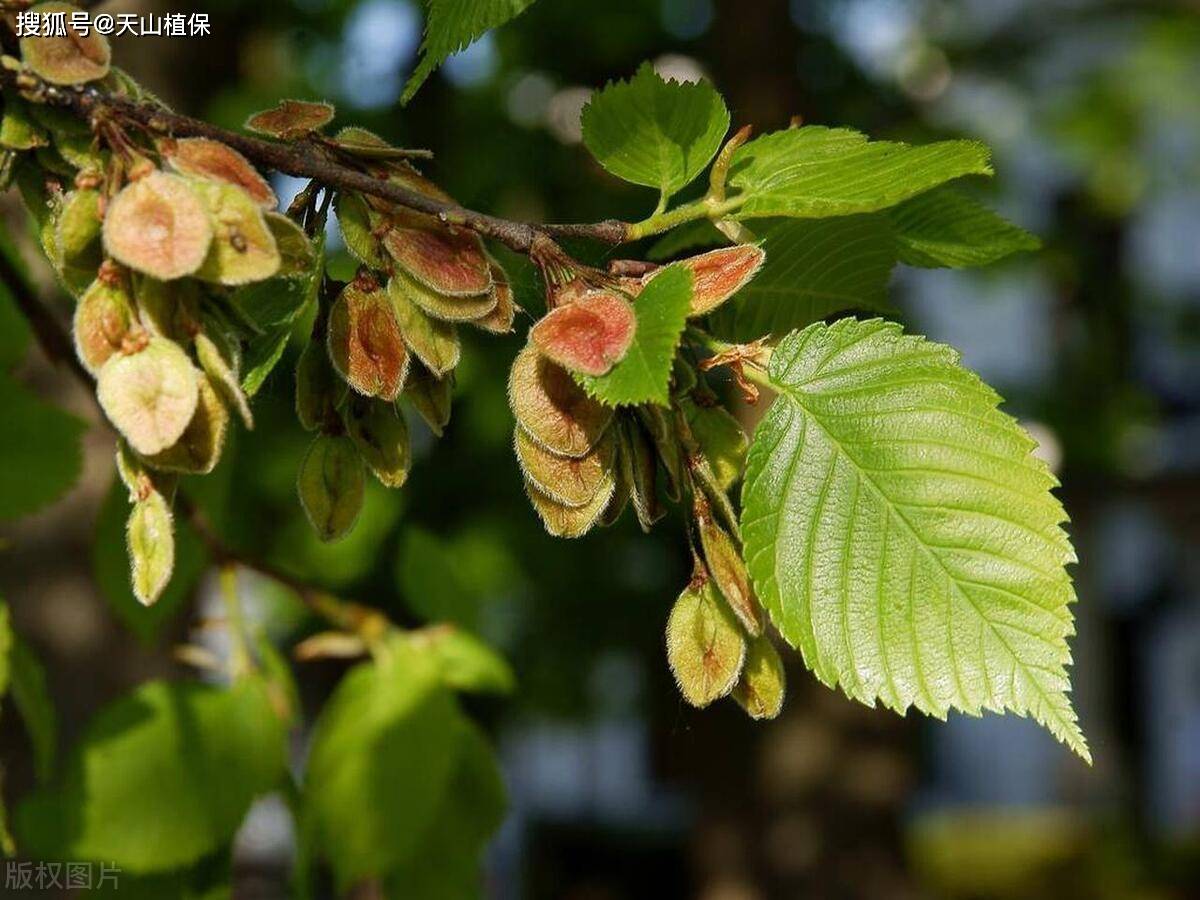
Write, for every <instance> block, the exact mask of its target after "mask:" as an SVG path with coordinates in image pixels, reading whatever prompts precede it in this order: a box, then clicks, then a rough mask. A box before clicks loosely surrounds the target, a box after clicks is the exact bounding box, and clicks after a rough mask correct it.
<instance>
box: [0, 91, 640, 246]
mask: <svg viewBox="0 0 1200 900" xmlns="http://www.w3.org/2000/svg"><path fill="white" fill-rule="evenodd" d="M0 85H3V86H4V87H9V88H17V89H20V90H21V91H22V93H23V94H24V95H25V96H28V97H31V98H33V99H35V100H36V101H37V102H41V103H45V104H47V105H49V106H55V107H58V108H60V109H64V110H67V111H69V112H71V113H74V114H75V115H77V116H79V117H80V118H81V119H84V120H85V121H88V122H92V121H94V120H95V119H96V118H97V117H100V118H103V117H109V118H112V119H114V120H116V121H126V122H133V123H137V124H138V125H140V126H142V127H143V128H145V129H146V130H148V131H150V132H151V133H154V134H158V135H162V136H164V137H204V138H210V139H212V140H216V141H220V142H221V143H223V144H225V145H227V146H229V147H232V148H233V149H234V150H237V151H238V152H239V153H241V154H242V155H243V156H245V157H246V158H247V159H249V160H251V161H252V162H254V163H256V164H257V165H259V166H261V167H263V168H266V169H274V170H275V171H278V172H283V173H285V174H288V175H294V176H297V177H301V178H308V179H311V180H313V181H316V182H318V183H320V184H322V185H324V186H325V187H329V188H335V189H342V190H352V191H359V192H360V193H364V194H370V195H372V196H374V197H379V198H380V199H383V200H387V201H388V202H390V203H395V204H396V205H398V206H403V207H406V208H408V209H412V210H415V211H417V212H422V213H426V214H428V215H432V216H437V217H438V218H439V219H441V220H442V221H444V222H446V223H448V224H452V225H459V226H463V227H466V228H470V229H472V230H473V231H475V232H477V233H478V234H480V235H482V236H483V237H488V238H492V239H494V240H496V241H499V242H500V243H502V244H504V245H505V246H507V247H509V248H510V249H512V250H515V251H517V252H518V253H529V252H530V250H531V249H534V248H535V247H536V246H537V244H538V243H539V241H540V242H541V243H544V242H545V241H546V240H547V239H548V240H557V239H560V238H588V239H591V240H596V241H601V242H603V243H607V244H620V243H624V242H625V241H626V240H628V239H629V225H628V223H626V222H621V221H618V220H616V219H606V220H604V221H601V222H592V223H579V224H569V223H568V224H537V223H532V222H515V221H512V220H509V219H502V218H499V217H497V216H492V215H488V214H487V213H481V212H476V211H475V210H472V209H467V208H465V207H463V206H459V205H458V204H456V203H450V202H445V201H442V200H437V199H435V198H433V197H427V196H425V195H424V194H419V193H417V192H416V191H411V190H408V189H407V188H404V187H401V186H400V185H398V184H394V183H392V182H389V181H386V180H384V179H382V178H377V177H375V176H373V175H371V174H369V173H367V172H363V171H360V170H358V169H355V168H351V167H350V166H347V165H345V164H344V163H342V162H340V161H338V160H337V159H336V158H334V157H333V155H332V154H331V153H330V151H329V150H328V149H326V148H325V147H324V146H322V144H320V143H318V142H316V141H311V140H305V141H296V142H293V143H277V142H274V141H268V140H263V139H262V138H257V137H251V136H250V135H245V134H240V133H238V132H235V131H230V130H228V129H226V128H220V127H218V126H216V125H211V124H209V123H208V122H204V121H201V120H199V119H193V118H191V117H190V116H183V115H179V114H178V113H173V112H169V111H168V110H165V109H163V108H162V107H160V106H157V105H155V104H152V103H147V102H142V101H137V100H131V99H129V98H127V97H121V96H118V95H116V94H112V93H109V92H107V91H102V90H100V89H98V88H95V87H89V86H81V87H64V86H59V85H52V84H49V83H47V82H45V81H42V80H40V79H38V78H37V77H36V76H33V75H30V74H29V73H27V72H12V71H8V70H0Z"/></svg>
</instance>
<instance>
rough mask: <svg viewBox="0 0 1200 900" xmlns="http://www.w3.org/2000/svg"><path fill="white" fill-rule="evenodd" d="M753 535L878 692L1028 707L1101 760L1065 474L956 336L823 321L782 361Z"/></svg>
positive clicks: (829, 647) (824, 659)
mask: <svg viewBox="0 0 1200 900" xmlns="http://www.w3.org/2000/svg"><path fill="white" fill-rule="evenodd" d="M770 378H771V381H772V382H773V383H774V384H775V385H776V386H777V388H778V390H779V397H778V399H777V400H776V401H775V403H774V404H773V405H772V406H771V408H770V410H769V411H768V413H767V415H766V417H765V418H764V419H763V421H762V423H761V424H760V425H759V427H758V430H757V432H756V433H755V437H754V443H753V446H752V447H751V450H750V454H749V459H748V463H747V471H746V480H745V485H744V488H743V513H742V535H743V538H744V540H745V552H746V560H747V563H748V565H749V568H750V573H751V576H752V578H753V580H754V586H755V588H756V590H757V591H758V593H759V596H760V598H761V599H762V601H763V604H764V605H765V606H766V607H767V609H768V610H769V612H770V615H771V618H772V620H773V621H774V623H775V625H776V627H777V628H778V629H779V631H780V633H781V634H783V636H784V637H785V638H786V639H787V640H788V642H789V643H791V644H792V645H793V646H796V647H798V648H799V649H800V651H801V652H802V654H803V655H804V660H805V663H806V664H807V665H808V666H809V667H810V668H811V669H812V670H813V671H814V672H815V673H816V675H817V677H818V678H820V679H821V680H822V681H823V682H825V683H826V684H829V685H831V686H832V685H840V686H841V687H842V689H843V690H844V691H845V692H846V694H847V695H848V696H850V697H852V698H854V699H857V700H860V701H862V702H863V703H866V704H868V705H874V703H875V701H876V700H880V701H882V702H883V703H884V704H885V705H887V706H889V707H891V708H893V709H895V710H897V711H900V712H903V711H904V710H906V709H907V708H908V707H910V706H915V707H916V708H917V709H919V710H921V711H922V712H926V713H930V714H932V715H935V716H939V717H944V716H945V715H946V713H947V712H948V711H949V710H950V709H952V708H953V709H959V710H962V711H964V712H967V713H970V714H972V715H978V714H980V713H981V711H983V710H985V709H986V710H993V711H997V712H999V711H1004V710H1011V711H1014V712H1017V713H1020V714H1022V715H1025V714H1030V715H1032V716H1033V717H1034V718H1036V719H1037V721H1039V722H1040V723H1042V724H1043V725H1044V726H1045V727H1046V728H1048V729H1049V730H1050V731H1051V732H1052V733H1053V734H1054V735H1055V736H1056V737H1057V738H1058V739H1059V740H1061V741H1062V742H1063V743H1065V744H1067V746H1069V747H1070V748H1071V749H1073V750H1074V751H1075V752H1077V753H1078V754H1079V755H1080V756H1082V757H1083V758H1084V759H1087V760H1089V761H1090V759H1091V757H1090V753H1089V751H1088V748H1087V743H1086V741H1085V739H1084V737H1083V733H1082V732H1081V730H1080V728H1079V725H1078V723H1077V721H1076V716H1075V712H1074V710H1073V709H1072V708H1071V704H1070V700H1069V699H1068V696H1067V692H1068V691H1069V689H1070V684H1069V681H1068V677H1067V673H1066V668H1065V667H1066V666H1067V665H1068V664H1069V663H1070V661H1071V654H1070V651H1069V649H1068V647H1067V638H1068V637H1069V636H1070V635H1072V634H1073V633H1074V622H1073V618H1072V615H1071V612H1070V609H1069V604H1070V603H1071V602H1072V601H1073V600H1074V599H1075V593H1074V589H1073V587H1072V585H1071V579H1070V577H1069V576H1068V574H1067V572H1066V570H1065V568H1064V566H1065V565H1066V564H1067V563H1069V562H1073V561H1074V560H1075V555H1074V552H1073V550H1072V549H1071V545H1070V542H1069V540H1068V538H1067V536H1066V534H1065V532H1064V531H1063V530H1062V528H1061V523H1062V522H1063V521H1064V520H1065V518H1066V516H1065V513H1064V512H1063V509H1062V506H1061V504H1060V503H1059V502H1058V500H1057V499H1056V498H1055V497H1054V496H1053V495H1052V494H1051V492H1050V491H1051V488H1053V487H1054V486H1056V484H1057V482H1056V480H1055V478H1054V476H1053V475H1052V474H1051V473H1050V472H1049V471H1048V470H1047V469H1046V467H1045V466H1044V465H1043V464H1042V463H1041V462H1040V461H1039V460H1037V459H1036V458H1035V457H1033V456H1031V455H1030V451H1031V450H1032V449H1033V448H1034V441H1033V440H1032V439H1031V438H1030V437H1029V436H1028V435H1027V434H1026V433H1025V432H1024V431H1022V430H1021V428H1019V427H1018V426H1017V424H1016V423H1015V422H1014V421H1013V420H1012V419H1011V418H1009V417H1008V416H1006V415H1004V414H1003V413H1001V412H1000V411H999V410H998V409H997V403H998V402H999V399H1000V398H999V397H998V396H997V395H996V393H995V392H994V391H992V390H991V389H990V388H989V387H987V385H985V384H983V382H981V381H980V380H979V378H978V377H977V376H976V375H975V374H974V373H972V372H971V371H969V370H968V369H966V368H964V367H962V366H961V365H959V361H958V355H957V353H956V352H955V351H954V350H952V349H951V348H949V347H946V346H944V345H941V344H934V343H931V342H928V341H926V340H924V339H923V338H920V337H915V336H909V335H904V334H903V333H902V332H901V331H900V328H899V326H897V325H895V324H892V323H888V322H884V321H881V320H878V319H875V320H871V321H868V322H859V321H855V320H853V319H843V320H841V321H839V322H837V323H835V324H834V325H828V326H827V325H823V324H816V325H812V326H810V327H809V328H807V329H805V330H804V331H802V332H799V333H796V334H792V335H790V336H789V337H787V338H785V339H784V340H783V341H782V342H781V343H780V345H779V346H778V348H777V349H776V350H775V352H774V355H773V357H772V360H771V365H770Z"/></svg>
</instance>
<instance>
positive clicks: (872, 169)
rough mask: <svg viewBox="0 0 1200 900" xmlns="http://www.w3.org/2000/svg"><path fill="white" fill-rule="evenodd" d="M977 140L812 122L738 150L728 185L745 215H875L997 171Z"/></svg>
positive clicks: (742, 216)
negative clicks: (913, 138) (911, 139)
mask: <svg viewBox="0 0 1200 900" xmlns="http://www.w3.org/2000/svg"><path fill="white" fill-rule="evenodd" d="M988 157H989V153H988V149H987V147H985V146H984V145H983V144H980V143H976V142H974V141H941V142H939V143H936V144H924V145H922V146H918V147H911V146H909V145H908V144H899V143H893V142H891V141H868V140H867V138H866V136H865V135H863V134H860V133H859V132H857V131H853V130H851V129H848V128H825V127H823V126H819V125H806V126H804V127H803V128H791V129H788V130H787V131H776V132H772V133H771V134H765V135H763V136H762V137H760V138H757V139H755V140H753V141H750V143H748V144H745V145H744V146H742V147H741V148H740V149H738V151H737V152H736V153H734V155H733V162H732V165H731V167H730V176H729V187H730V189H731V193H733V192H736V193H737V197H736V198H735V199H740V201H741V205H740V207H739V208H738V209H737V210H736V211H735V212H734V213H732V215H733V216H734V217H736V218H739V219H754V218H762V217H764V216H793V217H797V218H807V219H820V218H826V217H829V216H848V215H854V214H856V213H866V212H876V211H877V210H881V209H887V208H888V207H890V206H895V205H896V204H897V203H900V202H902V201H904V200H907V199H908V198H909V197H914V196H916V195H917V194H920V193H922V192H924V191H927V190H929V189H930V188H934V187H937V186H938V185H940V184H943V183H944V182H947V181H950V180H952V179H954V178H960V177H962V176H963V175H990V174H991V173H992V167H991V165H990V163H989V162H988Z"/></svg>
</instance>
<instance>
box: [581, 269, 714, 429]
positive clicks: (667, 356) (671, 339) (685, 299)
mask: <svg viewBox="0 0 1200 900" xmlns="http://www.w3.org/2000/svg"><path fill="white" fill-rule="evenodd" d="M691 303H692V275H691V272H689V271H688V270H687V269H685V268H684V267H683V266H667V267H666V268H665V269H662V270H660V271H659V273H658V274H657V275H655V276H654V277H653V278H652V279H650V281H649V283H648V284H647V285H646V287H645V288H644V289H643V290H642V292H641V294H639V295H638V297H637V299H636V300H634V302H633V309H634V312H635V313H636V314H637V330H636V331H635V332H634V335H633V343H632V344H630V346H629V349H628V350H627V351H626V353H625V356H624V357H622V358H621V361H620V362H619V363H617V364H616V365H615V366H613V367H612V369H611V370H609V372H608V373H606V374H604V375H599V376H592V375H578V376H576V380H577V381H578V382H579V383H580V384H581V385H582V386H583V389H584V390H585V391H587V392H588V393H589V394H590V395H592V396H593V397H595V398H596V399H597V400H599V401H600V402H602V403H605V404H607V405H609V406H627V405H630V404H636V403H657V404H659V405H661V406H665V405H666V404H667V402H668V400H669V397H670V391H669V385H670V382H671V363H672V362H673V360H674V359H675V350H676V349H677V348H678V347H679V338H680V336H681V335H682V334H683V329H684V326H685V325H686V324H687V315H688V311H689V309H690V308H691Z"/></svg>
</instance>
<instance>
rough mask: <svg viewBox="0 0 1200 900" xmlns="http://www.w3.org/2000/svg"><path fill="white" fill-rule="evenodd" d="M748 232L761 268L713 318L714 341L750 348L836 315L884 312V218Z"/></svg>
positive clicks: (783, 224)
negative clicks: (757, 239) (755, 239)
mask: <svg viewBox="0 0 1200 900" xmlns="http://www.w3.org/2000/svg"><path fill="white" fill-rule="evenodd" d="M754 225H755V228H754V230H755V232H756V233H758V234H759V235H761V237H762V240H763V249H764V250H766V253H767V260H766V262H765V263H764V264H763V267H762V269H761V270H760V271H759V273H758V275H757V276H755V278H754V280H753V281H751V282H750V283H749V284H748V285H746V286H745V287H744V288H742V290H741V291H739V292H738V295H737V296H736V297H734V298H733V299H732V300H730V301H729V302H728V303H726V304H725V305H724V306H722V307H721V308H720V309H719V310H717V312H716V313H715V314H714V315H713V316H712V319H711V323H712V328H713V331H714V332H715V333H717V334H719V335H721V336H722V337H727V338H729V339H731V340H735V341H752V340H754V339H756V338H759V337H762V336H763V335H776V336H781V335H784V334H787V333H788V332H789V331H794V330H796V329H799V328H803V327H804V326H806V325H809V324H811V323H813V322H817V321H820V320H821V319H823V318H825V317H826V316H828V315H831V314H833V313H836V312H843V311H845V310H850V309H867V310H885V309H887V308H888V302H887V284H888V278H889V277H890V275H891V272H892V267H893V265H894V264H895V262H896V251H895V244H894V242H893V238H892V232H891V228H890V227H889V226H888V223H887V221H886V219H885V218H884V217H883V216H842V217H839V218H834V219H811V220H808V219H776V220H770V221H769V222H762V223H758V222H756V223H754Z"/></svg>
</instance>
